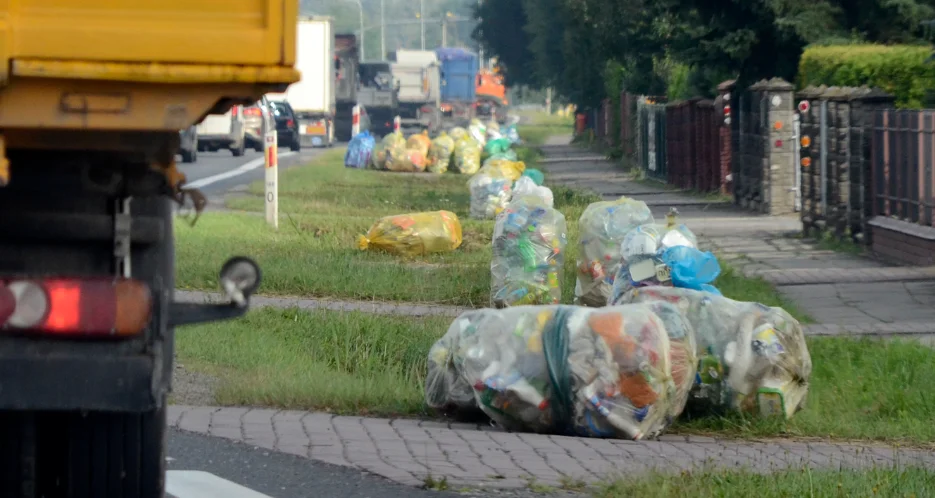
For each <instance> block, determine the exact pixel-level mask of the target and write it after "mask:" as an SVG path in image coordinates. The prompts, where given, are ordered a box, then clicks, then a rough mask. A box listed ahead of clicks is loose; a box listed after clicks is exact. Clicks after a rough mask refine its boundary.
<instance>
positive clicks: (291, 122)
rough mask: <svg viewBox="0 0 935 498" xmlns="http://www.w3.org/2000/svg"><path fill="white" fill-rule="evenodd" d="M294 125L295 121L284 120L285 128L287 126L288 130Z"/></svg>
mask: <svg viewBox="0 0 935 498" xmlns="http://www.w3.org/2000/svg"><path fill="white" fill-rule="evenodd" d="M294 124H295V121H293V120H291V119H289V120H286V126H288V127H289V128H292V125H294Z"/></svg>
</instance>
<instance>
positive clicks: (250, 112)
mask: <svg viewBox="0 0 935 498" xmlns="http://www.w3.org/2000/svg"><path fill="white" fill-rule="evenodd" d="M262 114H263V113H262V112H260V109H259V108H257V107H247V108H246V109H244V110H243V115H244V116H260V115H262Z"/></svg>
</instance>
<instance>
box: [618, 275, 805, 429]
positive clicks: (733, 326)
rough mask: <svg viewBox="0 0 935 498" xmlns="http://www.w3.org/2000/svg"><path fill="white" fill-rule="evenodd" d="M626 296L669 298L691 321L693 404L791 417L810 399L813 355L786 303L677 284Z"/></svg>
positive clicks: (632, 300) (629, 300)
mask: <svg viewBox="0 0 935 498" xmlns="http://www.w3.org/2000/svg"><path fill="white" fill-rule="evenodd" d="M621 302H622V303H626V304H649V303H669V304H671V305H673V306H675V307H676V308H677V309H678V310H679V312H680V313H681V314H682V315H683V316H684V317H685V318H686V319H687V320H688V322H690V323H691V324H692V326H693V328H694V331H695V341H696V347H697V349H696V352H697V356H698V358H699V366H698V373H697V375H696V378H695V383H694V386H693V387H692V391H691V396H690V397H689V407H690V408H691V409H692V411H693V412H699V413H723V412H724V411H725V410H734V411H741V412H746V413H751V414H758V415H760V416H763V417H771V416H779V417H786V418H789V417H792V416H793V415H794V414H795V413H796V411H798V410H799V409H801V408H802V407H804V404H805V401H806V398H807V396H808V382H809V378H810V377H811V373H812V359H811V356H810V354H809V352H808V346H807V345H806V342H805V333H804V332H803V330H802V325H801V324H800V323H799V322H798V320H796V319H795V318H793V317H792V316H791V315H789V313H787V312H786V311H785V310H783V309H782V308H776V307H769V306H764V305H762V304H759V303H752V302H743V301H735V300H733V299H729V298H726V297H724V296H718V295H713V294H711V293H708V292H703V291H697V290H692V289H679V288H676V287H645V288H641V289H633V290H632V291H630V292H629V293H627V294H626V295H625V296H624V298H623V299H622V300H621Z"/></svg>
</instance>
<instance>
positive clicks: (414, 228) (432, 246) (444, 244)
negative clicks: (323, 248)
mask: <svg viewBox="0 0 935 498" xmlns="http://www.w3.org/2000/svg"><path fill="white" fill-rule="evenodd" d="M461 242H462V233H461V222H460V221H459V220H458V216H457V215H456V214H454V213H452V212H450V211H433V212H427V213H410V214H400V215H395V216H387V217H385V218H381V219H380V220H379V221H377V222H376V223H375V224H374V225H373V226H372V227H370V230H369V231H368V232H367V235H361V236H360V237H358V239H357V247H358V249H360V250H362V251H363V250H366V249H378V250H381V251H384V252H388V253H391V254H400V255H404V256H422V255H425V254H430V253H444V252H450V251H454V250H455V249H457V248H458V247H459V246H460V245H461Z"/></svg>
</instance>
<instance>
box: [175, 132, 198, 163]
mask: <svg viewBox="0 0 935 498" xmlns="http://www.w3.org/2000/svg"><path fill="white" fill-rule="evenodd" d="M179 154H181V155H182V162H183V163H193V162H195V161H197V160H198V127H197V126H196V125H192V126H189V127H188V128H185V129H184V130H180V131H179Z"/></svg>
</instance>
